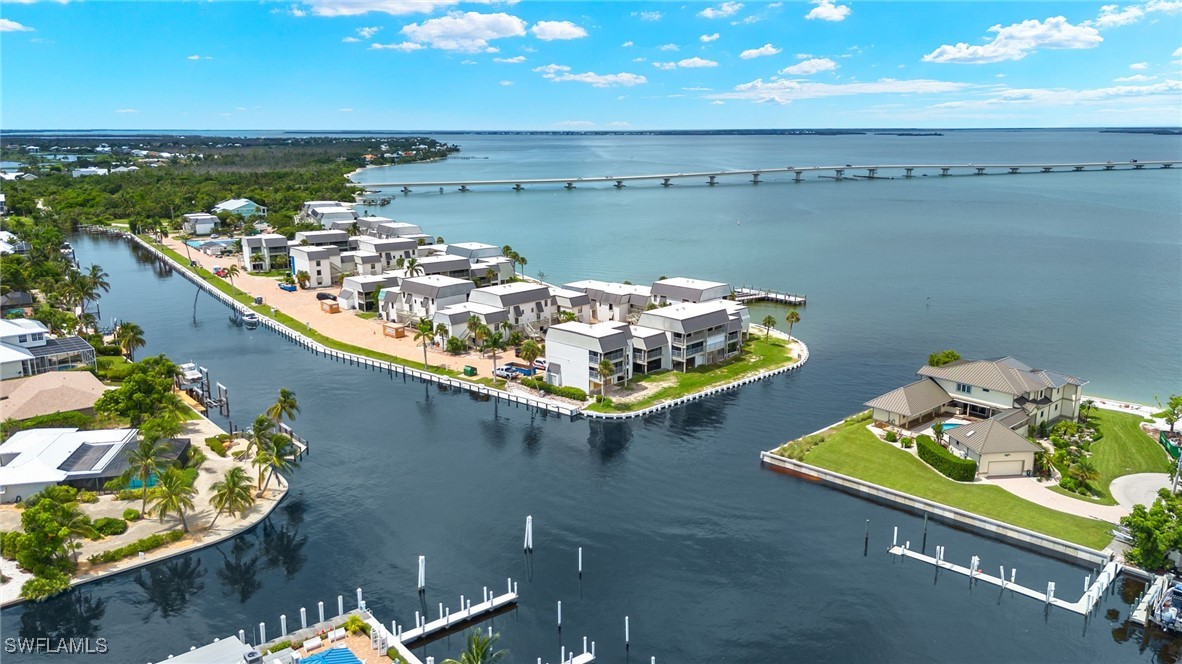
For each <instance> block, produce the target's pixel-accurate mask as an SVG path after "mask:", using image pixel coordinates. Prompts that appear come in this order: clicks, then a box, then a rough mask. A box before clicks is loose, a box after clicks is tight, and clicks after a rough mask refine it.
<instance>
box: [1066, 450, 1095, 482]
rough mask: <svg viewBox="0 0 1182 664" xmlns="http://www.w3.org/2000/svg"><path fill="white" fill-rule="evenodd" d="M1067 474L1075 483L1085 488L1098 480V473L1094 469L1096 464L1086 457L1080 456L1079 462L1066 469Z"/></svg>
mask: <svg viewBox="0 0 1182 664" xmlns="http://www.w3.org/2000/svg"><path fill="white" fill-rule="evenodd" d="M1068 473H1069V474H1070V475H1071V477H1073V478H1075V481H1077V482H1079V483H1080V484H1082V485H1083V486H1085V487H1087V486H1089V485H1090V484H1091V483H1092V482H1094V481H1096V480H1098V479H1100V471H1099V469H1097V468H1096V464H1095V463H1094V462H1093V461H1092V459H1091V458H1090V457H1086V456H1081V457H1080V458H1079V460H1078V461H1076V462H1075V464H1073V465H1072V466H1071V468H1069V469H1068Z"/></svg>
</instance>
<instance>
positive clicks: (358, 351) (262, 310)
mask: <svg viewBox="0 0 1182 664" xmlns="http://www.w3.org/2000/svg"><path fill="white" fill-rule="evenodd" d="M141 238H142V239H144V240H145V241H146V242H149V243H150V244H151V245H152V246H154V247H156V248H157V249H159V250H160V251H162V252H164V253H165V254H166V255H167V256H169V257H170V258H172V259H173V260H175V261H176V262H177V263H179V264H180V265H182V266H186V265H188V264H189V260H188V259H187V258H185V257H184V256H182V255H180V254H178V253H177V252H175V251H173V250H172V249H171V248H169V247H166V246H164V245H160V244H156V243H155V242H152V240H151V239H149V238H146V237H143V236H141ZM184 269H188V270H189V271H191V272H193V273H194V274H196V275H197V276H198V277H200V278H201V279H202V280H204V281H207V282H209V283H210V284H211V285H212V286H213V287H214V288H216V289H218V290H220V291H221V292H223V293H225V294H226V295H229V296H230V297H232V298H234V300H235V301H236V302H239V303H241V304H243V305H246V307H247V308H249V309H250V310H251V311H254V312H255V313H257V314H259V315H260V316H266V317H267V318H270V319H272V320H274V321H275V322H277V323H282V324H283V325H286V326H287V327H289V328H291V329H292V330H295V331H296V332H299V333H300V334H303V335H304V336H306V337H308V338H309V339H312V340H313V341H316V342H318V343H321V344H323V345H324V346H327V347H328V348H332V349H333V350H339V351H341V352H343V353H353V354H354V355H360V356H362V357H368V358H370V359H371V360H380V361H382V362H391V363H393V364H397V365H401V366H404V367H410V368H412V369H425V370H426V371H429V372H431V373H433V374H439V375H441V376H451V377H452V378H461V377H462V376H461V374H460V372H458V371H453V370H451V369H442V368H440V367H433V366H424V365H423V363H422V362H415V361H413V360H406V359H403V358H401V357H395V356H393V355H387V354H386V353H381V352H378V351H376V350H372V349H370V348H364V347H362V346H354V345H352V344H347V343H342V342H340V341H337V340H336V339H333V338H332V337H327V336H325V335H323V334H321V333H320V332H317V331H316V329H315V328H309V327H308V326H307V325H305V324H304V323H302V322H300V321H297V320H296V319H294V318H292V317H291V316H288V315H287V314H285V313H283V312H282V311H278V310H276V311H275V313H274V314H272V313H271V307H270V306H268V305H265V304H260V305H255V303H254V297H253V296H251V295H247V294H246V293H244V292H242V291H240V290H238V289H237V288H234V287H233V286H231V285H230V284H229V283H228V282H227V281H226V280H225V279H221V278H218V277H215V276H214V274H213V273H212V272H210V271H209V270H206V269H205V268H202V267H200V266H198V267H189V268H184Z"/></svg>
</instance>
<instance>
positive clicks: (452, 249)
mask: <svg viewBox="0 0 1182 664" xmlns="http://www.w3.org/2000/svg"><path fill="white" fill-rule="evenodd" d="M447 253H449V254H454V255H456V256H463V257H464V258H467V259H468V260H476V259H479V258H493V257H496V256H501V255H502V254H501V248H500V247H497V246H495V245H491V244H485V243H483V242H456V243H453V244H449V245H447Z"/></svg>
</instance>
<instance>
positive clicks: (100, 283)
mask: <svg viewBox="0 0 1182 664" xmlns="http://www.w3.org/2000/svg"><path fill="white" fill-rule="evenodd" d="M109 276H111V275H109V274H107V273H106V272H103V268H102V267H100V266H98V265H91V266H90V268H89V269H88V270H87V271H86V281H87V283H88V285H89V286H90V289H91V291H92V292H94V293H95V294H97V293H98V292H99V291H102V292H104V293H110V292H111V282H109V281H107V277H109Z"/></svg>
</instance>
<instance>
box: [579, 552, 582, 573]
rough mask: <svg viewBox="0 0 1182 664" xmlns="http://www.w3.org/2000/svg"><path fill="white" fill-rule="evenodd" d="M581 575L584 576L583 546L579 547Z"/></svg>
mask: <svg viewBox="0 0 1182 664" xmlns="http://www.w3.org/2000/svg"><path fill="white" fill-rule="evenodd" d="M579 576H580V577H581V576H583V547H581V546H580V547H579Z"/></svg>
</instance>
